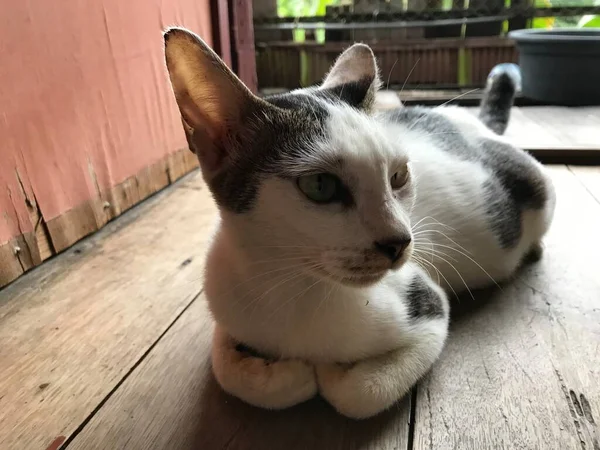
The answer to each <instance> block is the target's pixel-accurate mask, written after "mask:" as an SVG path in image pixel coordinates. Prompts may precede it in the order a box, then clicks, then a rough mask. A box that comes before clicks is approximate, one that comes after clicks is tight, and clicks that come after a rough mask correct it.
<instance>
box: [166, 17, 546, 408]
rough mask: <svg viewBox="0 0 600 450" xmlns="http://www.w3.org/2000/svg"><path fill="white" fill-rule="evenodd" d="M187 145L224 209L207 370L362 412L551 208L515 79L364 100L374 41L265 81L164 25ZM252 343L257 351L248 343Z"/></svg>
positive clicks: (517, 256)
mask: <svg viewBox="0 0 600 450" xmlns="http://www.w3.org/2000/svg"><path fill="white" fill-rule="evenodd" d="M164 38H165V56H166V64H167V69H168V72H169V77H170V80H171V84H172V88H173V92H174V94H175V98H176V100H177V104H178V107H179V110H180V113H181V117H182V123H183V127H184V130H185V132H186V136H187V139H188V143H189V147H190V149H191V150H192V151H194V152H195V153H196V154H197V156H198V158H199V161H200V166H201V170H202V174H203V177H204V180H205V181H206V183H207V185H208V187H209V189H210V191H211V193H212V195H213V197H214V200H215V202H216V204H217V206H218V209H219V221H218V224H217V227H216V231H215V235H214V237H213V239H212V242H211V245H210V249H209V251H208V255H207V260H206V269H205V271H206V273H205V286H204V288H205V291H204V292H205V295H206V299H207V301H208V305H209V309H210V311H211V313H212V314H213V316H214V318H215V321H216V328H215V334H214V339H213V350H212V361H213V372H214V374H215V376H216V378H217V380H218V382H219V383H220V385H221V386H222V387H223V388H224V389H225V390H226V391H228V392H230V393H231V394H233V395H235V396H237V397H239V398H241V399H242V400H244V401H246V402H248V403H251V404H254V405H257V406H262V407H265V408H272V409H278V408H285V407H289V406H291V405H294V404H296V403H299V402H302V401H305V400H307V399H309V398H311V397H313V396H314V395H315V394H316V393H317V392H318V393H320V394H321V395H322V396H323V397H324V398H325V399H326V400H327V401H328V402H329V403H331V404H332V405H333V406H334V408H336V409H337V410H338V411H339V412H340V413H341V414H344V415H346V416H348V417H353V418H366V417H370V416H373V415H375V414H378V413H380V412H381V411H383V410H385V409H387V408H389V407H390V406H392V405H393V404H395V403H396V402H397V401H398V400H399V399H400V398H402V397H403V396H404V395H405V394H406V393H407V392H408V391H409V390H410V389H411V387H412V386H414V384H415V383H416V382H417V381H418V380H419V379H420V378H421V377H422V376H423V375H424V374H425V373H426V372H427V371H428V370H429V369H430V368H431V366H432V364H433V363H434V362H435V361H436V359H437V358H438V357H439V355H440V353H441V351H442V349H443V347H444V343H445V340H446V336H447V332H448V320H449V305H448V296H449V295H454V294H458V293H460V292H461V291H462V290H465V289H467V290H470V289H473V288H479V287H484V286H488V285H490V284H493V283H499V282H501V281H504V280H507V279H509V278H510V277H511V276H512V275H513V274H514V273H515V271H516V270H517V268H518V267H519V265H520V264H521V263H522V262H523V261H524V260H525V258H526V257H527V256H528V255H534V256H537V257H539V256H540V252H541V240H542V238H543V236H544V235H545V233H546V232H547V230H548V228H549V226H550V224H551V221H552V215H553V211H554V203H555V200H554V198H555V197H554V190H553V187H552V183H551V181H550V179H549V178H548V176H547V175H546V174H545V172H544V169H543V167H542V166H541V165H540V164H539V163H538V162H537V161H536V160H534V159H533V158H532V157H531V156H529V155H528V154H526V153H525V152H524V151H522V150H520V149H518V148H516V147H515V146H514V145H512V144H511V143H510V142H509V141H508V140H506V139H505V138H503V137H502V136H501V134H502V133H503V132H504V130H505V128H506V124H507V122H508V114H509V110H510V107H511V105H512V102H513V98H514V94H515V89H516V87H517V81H516V80H515V77H514V74H511V73H510V71H500V72H498V73H494V74H492V76H491V77H490V81H489V83H488V86H487V88H486V93H485V96H484V99H483V102H482V108H481V114H480V117H476V116H475V115H473V114H471V113H470V112H468V111H467V110H464V109H461V108H458V107H453V106H443V107H438V108H424V107H401V108H397V109H393V110H387V111H384V112H378V111H375V109H374V107H373V105H374V102H375V94H376V92H377V90H378V89H379V87H380V84H381V82H380V78H379V73H378V67H377V64H376V60H375V57H374V55H373V52H372V51H371V49H370V48H369V47H368V46H366V45H364V44H355V45H353V46H352V47H350V48H349V49H347V50H346V51H345V52H344V53H342V55H341V56H340V57H339V58H338V59H337V60H336V62H335V64H334V65H333V67H332V69H331V70H330V72H329V73H328V74H327V76H326V77H325V79H324V81H323V83H322V84H321V85H320V86H317V87H311V88H306V89H299V90H296V91H292V92H290V93H286V94H280V95H276V96H272V97H267V98H264V99H262V98H259V97H257V96H255V95H254V94H252V93H251V92H250V91H249V90H248V89H247V88H246V86H245V85H244V84H243V83H242V82H241V81H240V80H239V79H238V78H237V77H236V76H235V75H234V74H233V73H232V72H231V71H230V70H229V69H228V68H227V67H226V66H225V64H224V63H223V62H222V61H221V59H220V58H219V57H218V56H217V55H216V54H215V53H214V52H213V51H212V50H211V49H210V48H209V46H208V45H207V44H205V43H204V42H203V41H202V40H201V39H200V38H199V37H198V36H196V35H194V34H193V33H191V32H189V31H187V30H185V29H181V28H172V29H169V30H168V31H166V32H165V35H164ZM256 352H258V354H256Z"/></svg>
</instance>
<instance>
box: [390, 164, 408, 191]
mask: <svg viewBox="0 0 600 450" xmlns="http://www.w3.org/2000/svg"><path fill="white" fill-rule="evenodd" d="M408 177H409V173H408V167H407V168H406V169H404V170H401V171H398V172H395V173H394V174H393V175H392V177H391V178H390V184H391V185H392V189H394V190H395V189H400V188H401V187H402V186H404V185H405V184H406V182H407V181H408Z"/></svg>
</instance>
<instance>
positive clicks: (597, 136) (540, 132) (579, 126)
mask: <svg viewBox="0 0 600 450" xmlns="http://www.w3.org/2000/svg"><path fill="white" fill-rule="evenodd" d="M467 109H468V111H470V112H471V113H472V114H474V115H477V114H478V112H479V108H475V107H472V108H467ZM598 130H600V107H595V106H594V107H578V108H566V107H558V106H526V107H513V110H512V114H511V119H510V122H509V125H508V128H507V130H506V133H505V135H506V137H508V138H509V139H511V140H512V141H513V142H515V143H516V144H517V145H518V146H520V147H521V148H523V149H525V150H527V151H529V152H530V153H531V154H532V155H533V156H535V157H536V158H537V159H539V160H540V161H542V162H544V163H547V164H587V165H590V164H591V165H600V133H599V132H598Z"/></svg>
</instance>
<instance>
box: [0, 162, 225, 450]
mask: <svg viewBox="0 0 600 450" xmlns="http://www.w3.org/2000/svg"><path fill="white" fill-rule="evenodd" d="M214 215H215V208H214V206H213V201H212V199H211V198H210V194H209V193H208V190H207V189H205V187H204V185H203V183H202V182H201V177H200V174H199V173H198V172H196V173H195V174H193V175H191V176H190V177H189V178H186V179H185V180H182V182H181V183H178V184H177V185H176V186H175V187H174V188H172V189H168V190H166V191H165V192H163V193H161V194H160V195H158V196H156V197H154V198H153V199H151V200H150V201H148V202H146V203H144V204H143V205H140V206H139V207H138V208H135V209H133V210H132V211H131V212H130V213H128V214H125V215H123V216H122V217H121V218H119V219H118V220H116V221H114V222H112V223H111V224H110V225H108V226H107V227H105V228H104V230H102V231H101V232H99V233H97V234H95V235H94V236H93V237H92V238H90V239H88V240H85V241H83V242H81V243H80V244H78V245H77V246H75V247H74V248H72V249H70V250H68V251H66V252H65V253H64V254H63V255H61V256H60V257H58V258H55V259H54V260H52V261H49V262H47V263H46V264H44V265H43V266H41V267H40V268H38V269H37V270H34V271H32V272H30V273H29V274H27V275H26V276H24V277H21V278H20V279H19V280H17V281H16V282H14V283H12V284H11V285H10V286H8V287H6V288H5V289H4V290H2V291H0V361H2V363H1V364H0V448H2V449H27V450H29V449H44V448H47V447H48V446H49V445H50V444H51V443H52V442H53V441H55V439H59V440H61V439H63V438H65V437H69V436H70V434H71V433H73V431H74V430H75V429H76V428H77V427H78V426H79V425H80V424H81V423H82V422H83V421H84V420H85V419H86V418H87V417H88V415H89V414H90V413H91V412H92V411H93V410H94V408H96V406H97V405H98V404H99V403H100V401H102V399H104V398H105V397H106V395H107V394H108V393H109V392H110V391H111V390H112V389H113V388H114V387H115V385H116V384H117V383H119V382H120V380H121V379H122V378H123V376H124V375H125V374H126V373H127V372H128V371H129V370H130V369H131V368H132V367H133V365H134V364H135V363H136V362H137V361H138V360H139V359H140V357H141V356H142V355H143V354H144V353H145V352H146V351H147V350H148V348H149V347H150V346H151V345H152V344H153V343H154V342H155V341H156V339H157V337H158V336H159V335H160V334H161V333H162V332H163V330H165V329H166V328H167V327H168V326H169V325H170V324H171V323H172V321H173V320H174V318H175V317H176V316H177V315H178V314H179V313H180V312H181V311H182V310H183V308H185V306H186V305H188V304H189V302H190V301H191V300H192V299H193V298H194V297H195V296H196V295H197V294H198V293H199V291H200V288H201V284H202V280H201V278H202V264H203V253H204V247H205V244H206V241H207V239H208V236H209V230H210V228H211V224H212V222H213V220H214Z"/></svg>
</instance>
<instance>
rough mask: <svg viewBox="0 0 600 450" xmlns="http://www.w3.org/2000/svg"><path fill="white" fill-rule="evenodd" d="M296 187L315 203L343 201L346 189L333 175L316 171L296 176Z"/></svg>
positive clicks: (345, 196) (346, 192)
mask: <svg viewBox="0 0 600 450" xmlns="http://www.w3.org/2000/svg"><path fill="white" fill-rule="evenodd" d="M297 183H298V189H300V191H301V192H302V193H303V194H304V195H306V197H307V198H308V199H309V200H312V201H313V202H315V203H333V202H343V201H344V200H345V199H346V198H347V197H348V195H349V194H348V191H347V189H346V188H345V187H344V185H343V184H342V182H341V181H340V179H339V178H338V177H336V176H335V175H331V174H329V173H317V174H314V175H305V176H302V177H300V178H298V181H297Z"/></svg>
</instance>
